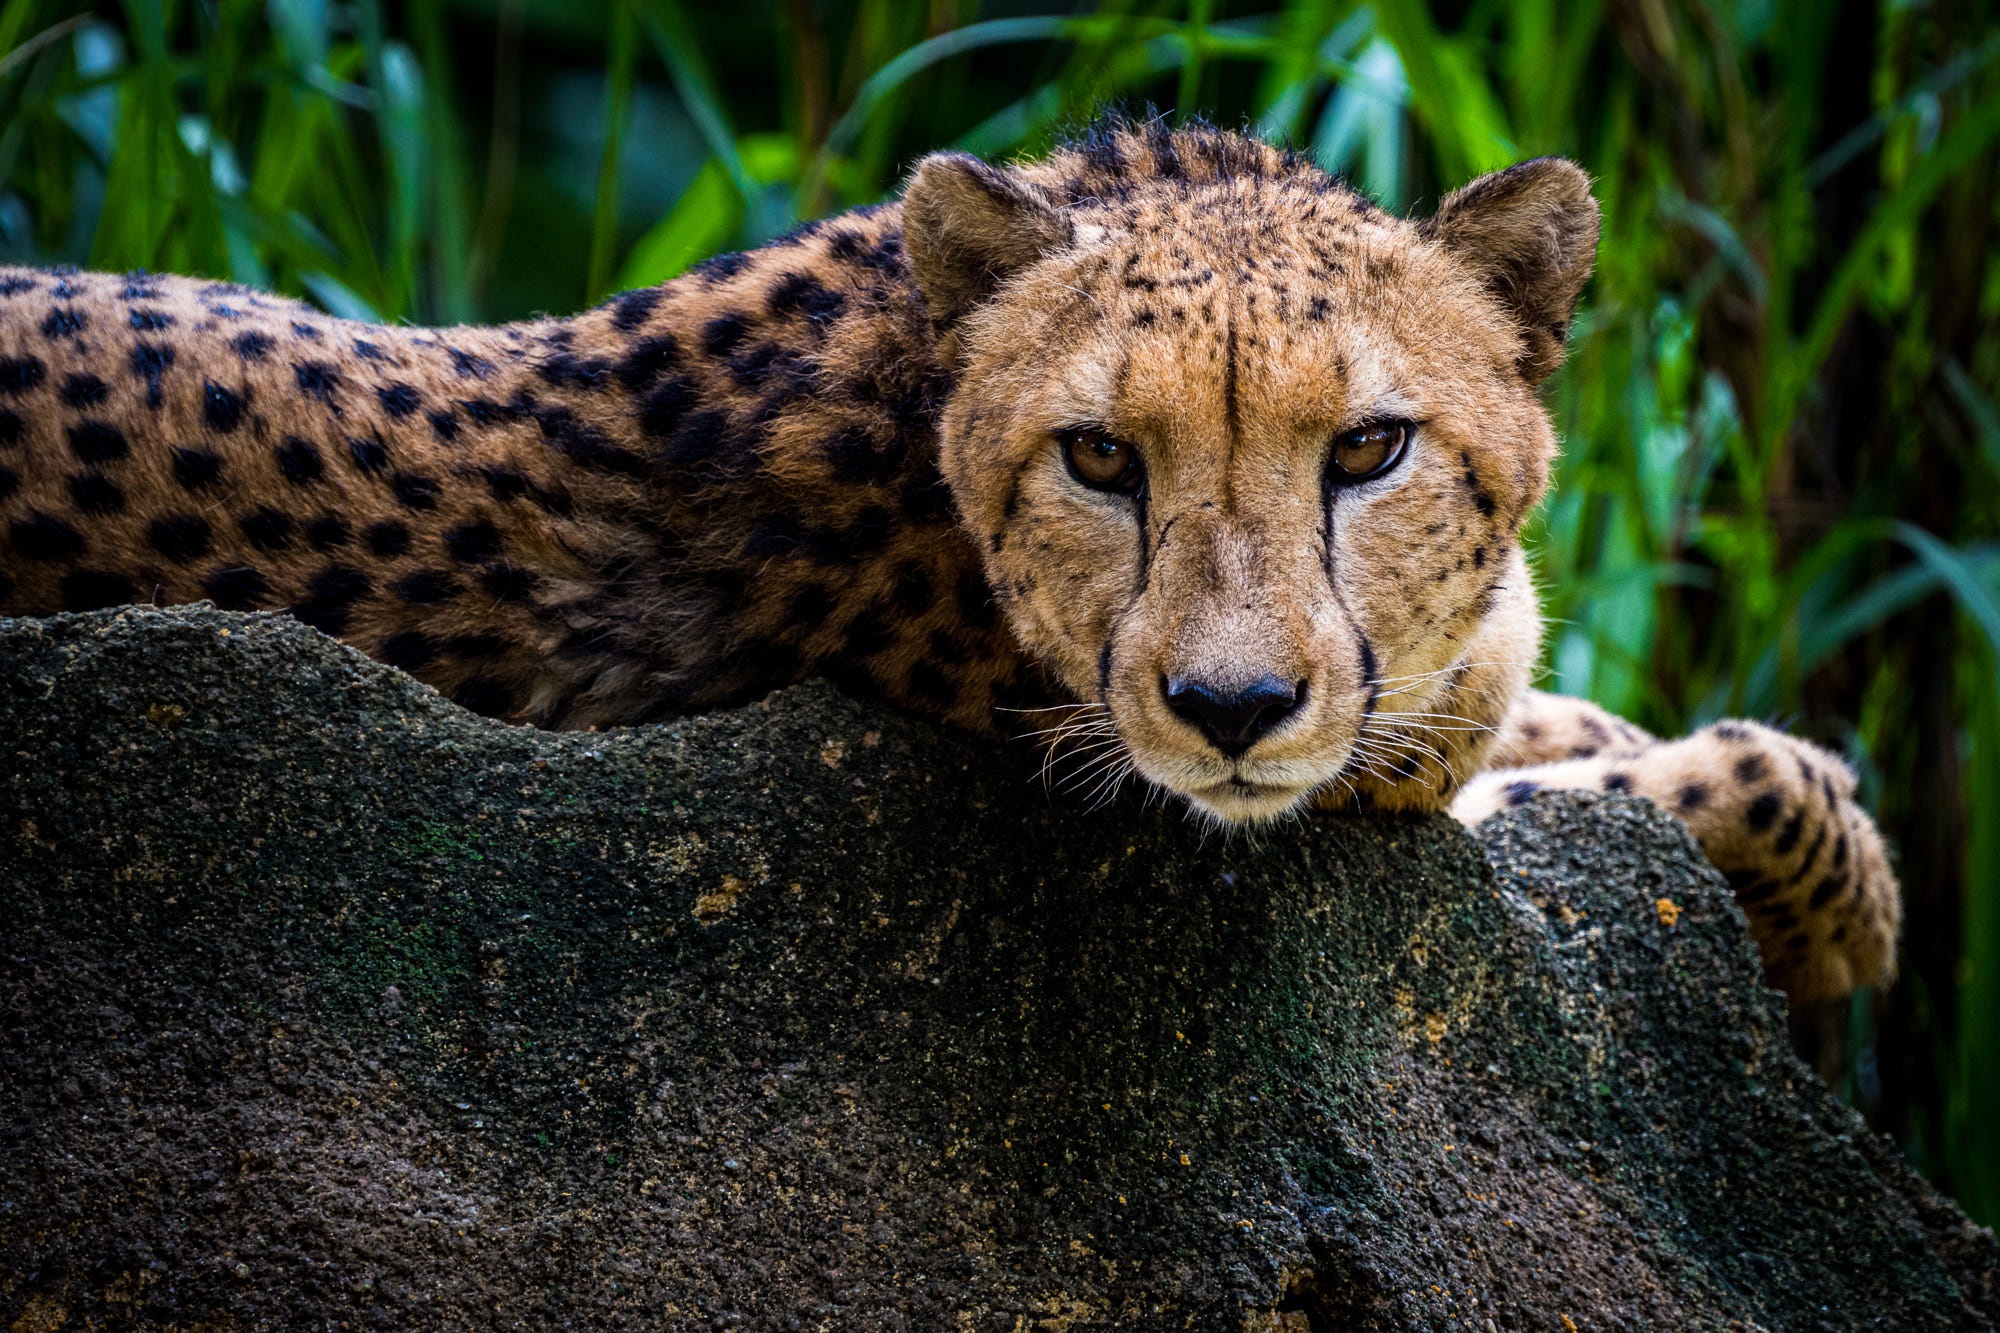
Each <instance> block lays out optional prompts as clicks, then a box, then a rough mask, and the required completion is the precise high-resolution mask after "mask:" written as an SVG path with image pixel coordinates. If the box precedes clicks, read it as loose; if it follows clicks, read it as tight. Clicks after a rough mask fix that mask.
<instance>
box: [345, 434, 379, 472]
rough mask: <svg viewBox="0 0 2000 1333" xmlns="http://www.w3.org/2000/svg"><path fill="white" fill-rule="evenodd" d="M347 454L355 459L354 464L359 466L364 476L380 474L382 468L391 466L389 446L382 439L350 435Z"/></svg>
mask: <svg viewBox="0 0 2000 1333" xmlns="http://www.w3.org/2000/svg"><path fill="white" fill-rule="evenodd" d="M347 456H348V457H349V458H351V459H353V460H354V466H355V467H357V468H359V469H360V470H361V472H362V475H364V476H369V477H375V476H380V475H381V473H382V469H384V468H386V467H388V466H389V446H388V445H386V444H384V443H382V441H380V440H363V439H359V438H357V437H349V439H348V441H347Z"/></svg>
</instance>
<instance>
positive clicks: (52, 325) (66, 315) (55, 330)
mask: <svg viewBox="0 0 2000 1333" xmlns="http://www.w3.org/2000/svg"><path fill="white" fill-rule="evenodd" d="M89 324H90V316H89V315H87V314H85V313H84V312H83V311H81V310H78V309H76V308H75V307H74V306H66V305H59V306H57V307H56V308H55V309H53V310H51V311H49V317H48V318H47V319H45V320H43V321H42V336H43V337H44V338H48V339H50V340H51V341H53V340H54V339H57V338H74V337H75V336H76V335H77V334H79V333H81V332H83V330H84V329H85V328H87V327H89Z"/></svg>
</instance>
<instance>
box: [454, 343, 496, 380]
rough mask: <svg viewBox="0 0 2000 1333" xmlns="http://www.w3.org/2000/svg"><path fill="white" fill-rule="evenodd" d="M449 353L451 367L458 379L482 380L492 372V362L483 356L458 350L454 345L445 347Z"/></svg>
mask: <svg viewBox="0 0 2000 1333" xmlns="http://www.w3.org/2000/svg"><path fill="white" fill-rule="evenodd" d="M445 350H446V351H447V352H450V353H451V368H452V371H453V373H454V374H456V375H457V376H458V377H459V378H460V379H474V380H483V379H486V378H488V377H489V376H491V375H492V374H493V363H492V362H491V361H488V360H487V359H486V358H485V357H483V356H475V355H474V354H472V353H471V352H465V351H460V350H459V349H458V348H456V347H447V348H445Z"/></svg>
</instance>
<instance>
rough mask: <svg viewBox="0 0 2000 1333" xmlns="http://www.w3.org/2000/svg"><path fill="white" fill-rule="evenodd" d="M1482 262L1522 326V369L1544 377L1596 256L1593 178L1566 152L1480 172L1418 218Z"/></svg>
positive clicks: (1437, 236)
mask: <svg viewBox="0 0 2000 1333" xmlns="http://www.w3.org/2000/svg"><path fill="white" fill-rule="evenodd" d="M1418 226H1419V228H1420V229H1421V230H1422V232H1423V234H1424V235H1425V236H1427V237H1429V238H1430V239H1432V240H1434V241H1437V242H1439V243H1440V244H1442V245H1443V246H1444V247H1445V248H1446V249H1448V250H1451V251H1452V252H1453V253H1455V254H1457V255H1458V256H1459V257H1460V258H1461V259H1464V260H1466V261H1467V262H1469V263H1470V264H1472V265H1473V267H1475V268H1476V269H1478V270H1479V271H1480V273H1481V275H1482V276H1483V277H1484V278H1485V279H1486V287H1487V290H1489V291H1490V292H1492V293H1493V295H1494V296H1496V297H1497V298H1499V300H1500V303H1501V304H1502V305H1504V306H1506V307H1507V310H1508V312H1509V313H1510V314H1512V315H1513V317H1514V319H1515V322H1516V323H1518V324H1519V325H1520V327H1521V333H1522V342H1523V346H1522V355H1521V374H1522V375H1523V376H1524V377H1525V378H1526V379H1527V381H1528V383H1530V384H1540V383H1541V382H1542V381H1543V380H1545V379H1547V378H1548V377H1549V375H1550V374H1551V373H1552V372H1553V371H1554V370H1555V368H1556V367H1557V366H1559V365H1561V364H1562V359H1563V342H1564V340H1565V339H1566V338H1567V337H1568V335H1569V320H1570V315H1571V314H1573V313H1574V312H1575V310H1576V298H1577V294H1578V293H1579V292H1581V291H1582V290H1583V284H1584V280H1585V279H1586V278H1588V277H1589V276H1590V265H1591V262H1592V260H1594V259H1595V258H1596V257H1597V200H1595V199H1593V198H1592V197H1591V194H1590V177H1588V176H1586V175H1585V174H1584V172H1583V168H1582V167H1579V166H1578V165H1577V164H1576V163H1574V162H1571V161H1568V160H1567V159H1565V158H1560V157H1538V158H1536V159H1535V160H1534V161H1532V162H1523V163H1521V164H1520V165H1519V166H1513V167H1509V168H1507V169H1506V170H1505V171H1496V172H1494V173H1493V174H1492V175H1490V176H1481V177H1480V178H1479V179H1478V180H1476V181H1474V182H1472V184H1470V185H1467V186H1466V187H1464V188H1463V189H1460V190H1455V191H1453V192H1452V193H1450V194H1448V195H1446V196H1445V197H1444V202H1443V203H1441V204H1439V205H1438V210H1437V212H1436V213H1435V214H1433V215H1432V216H1431V217H1428V218H1426V219H1424V220H1423V221H1422V222H1421V223H1419V224H1418Z"/></svg>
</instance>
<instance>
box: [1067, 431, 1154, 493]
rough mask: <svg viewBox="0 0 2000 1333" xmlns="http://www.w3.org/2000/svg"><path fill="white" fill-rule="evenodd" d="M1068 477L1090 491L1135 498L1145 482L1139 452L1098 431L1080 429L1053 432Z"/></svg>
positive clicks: (1143, 467)
mask: <svg viewBox="0 0 2000 1333" xmlns="http://www.w3.org/2000/svg"><path fill="white" fill-rule="evenodd" d="M1056 443H1057V444H1059V445H1061V446H1062V451H1063V459H1064V461H1066V462H1067V463H1068V464H1069V471H1070V475H1071V476H1073V477H1075V478H1076V479H1077V480H1078V481H1080V482H1082V483H1083V484H1084V485H1086V486H1088V487H1090V488H1091V489H1092V490H1094V491H1116V492H1118V493H1119V494H1120V495H1135V494H1137V493H1138V490H1139V487H1140V486H1141V485H1142V484H1143V483H1144V482H1145V480H1146V469H1145V466H1144V465H1143V464H1141V463H1140V462H1139V451H1138V450H1137V449H1136V448H1134V447H1133V446H1132V445H1130V444H1127V443H1126V442H1125V441H1124V440H1120V439H1117V438H1115V437H1113V436H1110V435H1106V434H1105V433H1104V432H1103V431H1101V430H1094V429H1091V428H1089V427H1080V428H1077V429H1074V430H1060V431H1057V432H1056Z"/></svg>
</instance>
